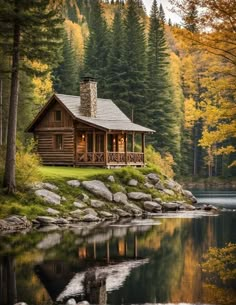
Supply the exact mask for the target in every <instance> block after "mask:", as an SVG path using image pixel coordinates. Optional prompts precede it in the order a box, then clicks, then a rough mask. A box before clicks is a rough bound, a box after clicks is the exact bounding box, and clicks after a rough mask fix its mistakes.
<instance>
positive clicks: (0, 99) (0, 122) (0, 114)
mask: <svg viewBox="0 0 236 305" xmlns="http://www.w3.org/2000/svg"><path fill="white" fill-rule="evenodd" d="M2 113H3V110H2V80H1V79H0V146H1V145H2V144H3V142H2V138H3V136H2V135H3V130H2V129H3V124H2Z"/></svg>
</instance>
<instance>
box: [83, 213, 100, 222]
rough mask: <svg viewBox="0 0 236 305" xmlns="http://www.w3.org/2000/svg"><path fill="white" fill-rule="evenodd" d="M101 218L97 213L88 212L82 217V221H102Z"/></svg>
mask: <svg viewBox="0 0 236 305" xmlns="http://www.w3.org/2000/svg"><path fill="white" fill-rule="evenodd" d="M100 220H101V219H100V218H99V217H97V216H95V215H92V214H86V215H84V216H83V217H82V218H81V221H85V222H93V221H94V222H97V221H100Z"/></svg>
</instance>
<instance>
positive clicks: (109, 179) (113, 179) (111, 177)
mask: <svg viewBox="0 0 236 305" xmlns="http://www.w3.org/2000/svg"><path fill="white" fill-rule="evenodd" d="M107 180H108V181H110V182H115V178H114V176H112V175H110V176H109V177H107Z"/></svg>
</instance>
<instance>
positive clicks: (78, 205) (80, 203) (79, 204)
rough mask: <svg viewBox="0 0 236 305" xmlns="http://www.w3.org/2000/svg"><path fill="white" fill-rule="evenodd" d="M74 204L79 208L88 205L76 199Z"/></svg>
mask: <svg viewBox="0 0 236 305" xmlns="http://www.w3.org/2000/svg"><path fill="white" fill-rule="evenodd" d="M73 206H74V207H76V208H78V209H83V208H86V207H87V204H85V203H83V202H79V201H75V202H73Z"/></svg>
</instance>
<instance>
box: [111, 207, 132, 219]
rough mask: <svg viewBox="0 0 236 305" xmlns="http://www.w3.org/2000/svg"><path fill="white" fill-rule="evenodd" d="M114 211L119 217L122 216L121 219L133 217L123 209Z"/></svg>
mask: <svg viewBox="0 0 236 305" xmlns="http://www.w3.org/2000/svg"><path fill="white" fill-rule="evenodd" d="M113 211H114V212H115V213H117V215H118V216H120V217H131V216H132V214H131V213H129V212H127V211H124V210H122V209H119V208H115V209H114V210H113Z"/></svg>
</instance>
